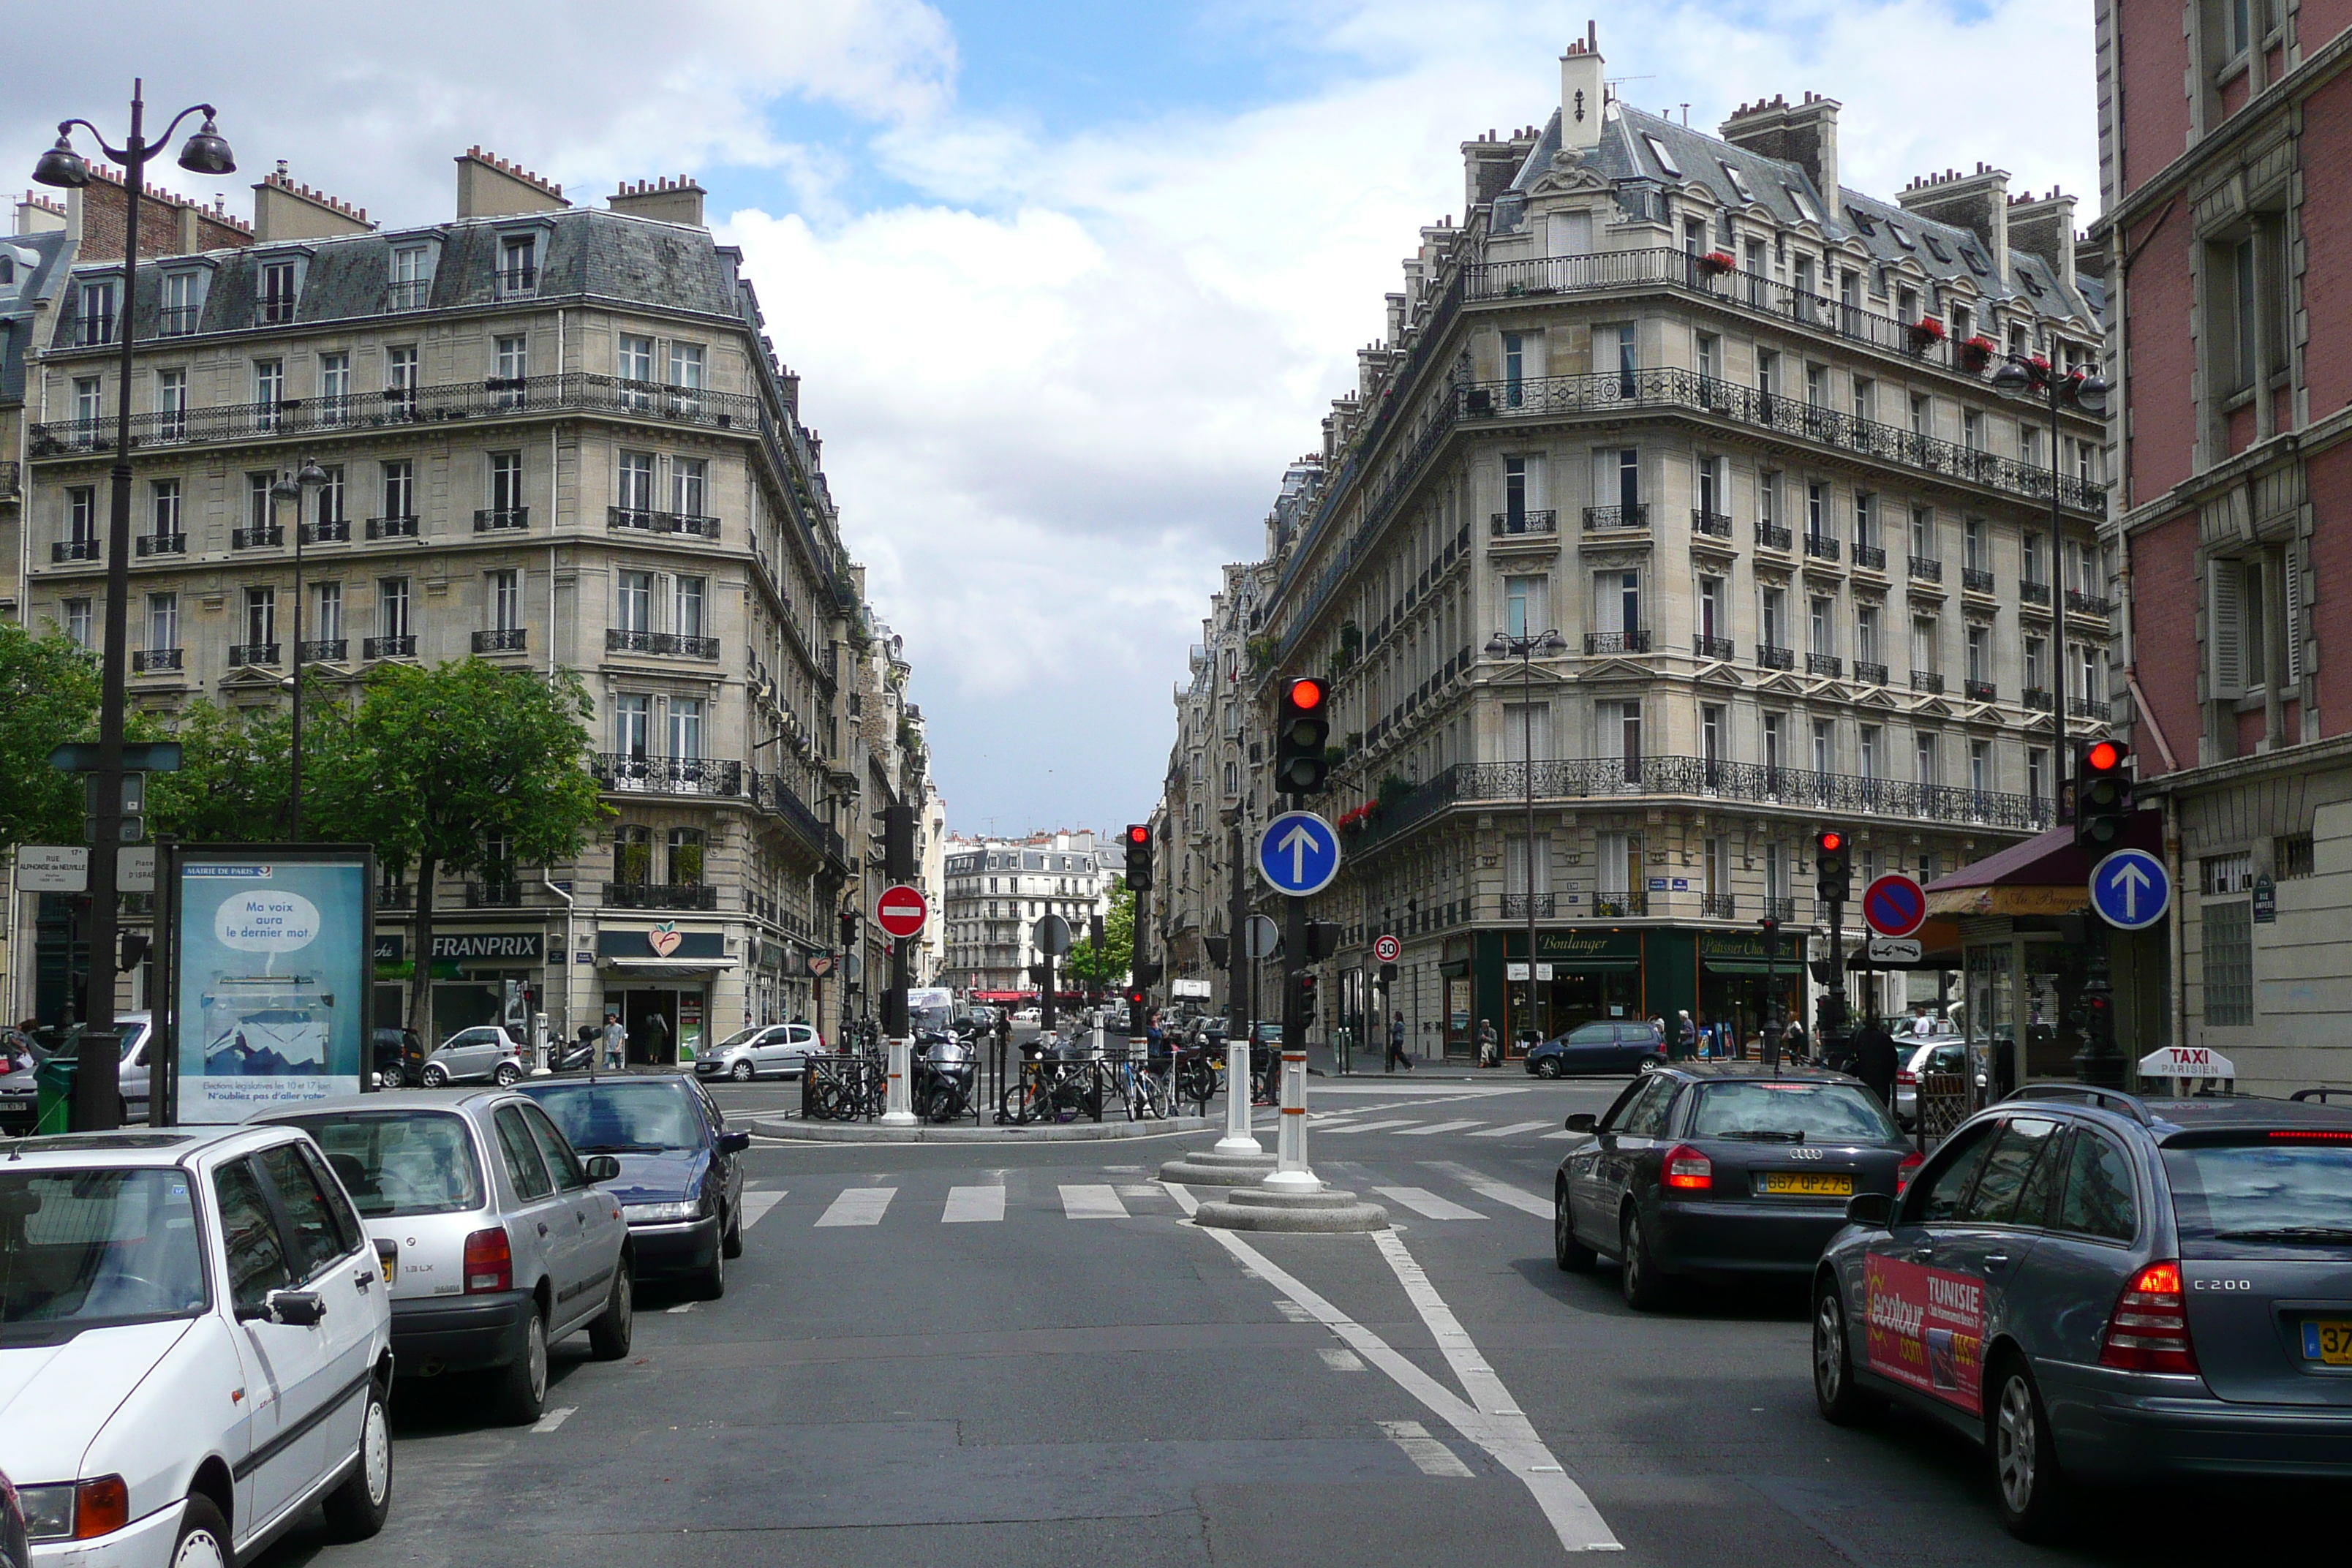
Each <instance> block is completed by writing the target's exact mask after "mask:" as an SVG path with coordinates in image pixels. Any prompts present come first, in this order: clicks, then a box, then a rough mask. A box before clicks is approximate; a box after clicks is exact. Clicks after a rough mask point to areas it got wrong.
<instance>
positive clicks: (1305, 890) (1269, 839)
mask: <svg viewBox="0 0 2352 1568" xmlns="http://www.w3.org/2000/svg"><path fill="white" fill-rule="evenodd" d="M1257 869H1258V875H1260V876H1262V877H1264V878H1265V879H1266V883H1267V885H1268V886H1269V887H1271V888H1273V889H1274V890H1275V891H1276V892H1277V893H1287V894H1289V895H1290V896H1291V897H1292V898H1305V897H1307V895H1308V894H1310V893H1319V892H1321V891H1322V890H1323V889H1326V888H1328V887H1329V886H1330V885H1331V879H1333V878H1335V877H1337V876H1338V875H1339V829H1337V828H1335V827H1333V826H1331V825H1330V824H1329V823H1328V822H1326V821H1325V820H1323V818H1322V817H1320V816H1317V815H1316V814H1315V813H1314V812H1311V811H1286V812H1284V813H1283V814H1282V815H1281V816H1277V817H1276V818H1275V819H1274V820H1273V821H1272V822H1270V823H1268V824H1266V827H1265V834H1264V836H1263V837H1260V838H1259V839H1258V841H1257Z"/></svg>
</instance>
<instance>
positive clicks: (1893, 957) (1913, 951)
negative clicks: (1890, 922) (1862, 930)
mask: <svg viewBox="0 0 2352 1568" xmlns="http://www.w3.org/2000/svg"><path fill="white" fill-rule="evenodd" d="M1919 952H1920V947H1919V942H1918V939H1917V938H1916V937H1907V936H1874V937H1872V938H1871V939H1870V962H1871V963H1918V962H1919Z"/></svg>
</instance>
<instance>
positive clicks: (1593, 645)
mask: <svg viewBox="0 0 2352 1568" xmlns="http://www.w3.org/2000/svg"><path fill="white" fill-rule="evenodd" d="M1584 651H1585V654H1586V655H1587V656H1588V657H1591V656H1592V655H1596V654H1604V653H1647V652H1649V651H1650V634H1649V633H1648V632H1646V631H1640V632H1587V633H1585V634H1584Z"/></svg>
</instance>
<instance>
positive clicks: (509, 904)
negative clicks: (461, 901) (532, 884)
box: [466, 882, 522, 910]
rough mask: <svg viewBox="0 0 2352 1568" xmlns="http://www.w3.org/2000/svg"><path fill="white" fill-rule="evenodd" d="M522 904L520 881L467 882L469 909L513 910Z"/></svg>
mask: <svg viewBox="0 0 2352 1568" xmlns="http://www.w3.org/2000/svg"><path fill="white" fill-rule="evenodd" d="M521 904H522V884H521V883H520V882H468V883H467V884H466V907H467V909H469V910H511V909H519V908H520V907H521Z"/></svg>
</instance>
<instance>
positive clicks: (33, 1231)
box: [0, 1167, 205, 1344]
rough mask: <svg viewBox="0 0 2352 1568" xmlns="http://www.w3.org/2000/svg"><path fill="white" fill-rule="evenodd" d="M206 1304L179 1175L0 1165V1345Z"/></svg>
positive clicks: (185, 1312)
mask: <svg viewBox="0 0 2352 1568" xmlns="http://www.w3.org/2000/svg"><path fill="white" fill-rule="evenodd" d="M204 1306H205V1268H204V1260H203V1257H202V1255H201V1254H200V1253H199V1252H198V1251H197V1249H196V1216H195V1210H194V1205H191V1204H190V1203H189V1201H188V1174H187V1173H186V1172H185V1171H182V1170H178V1169H166V1170H124V1169H121V1168H116V1169H112V1170H83V1171H71V1170H55V1169H47V1170H21V1171H7V1170H6V1169H5V1167H0V1344H7V1343H10V1342H16V1343H24V1342H37V1341H40V1340H43V1339H45V1338H49V1337H52V1336H54V1335H56V1334H58V1333H59V1332H66V1333H70V1332H72V1331H74V1330H76V1329H82V1328H93V1327H97V1326H100V1325H102V1324H110V1323H133V1322H142V1321H151V1320H153V1319H157V1318H180V1317H187V1316H189V1315H191V1314H193V1313H195V1312H199V1311H202V1310H204Z"/></svg>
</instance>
